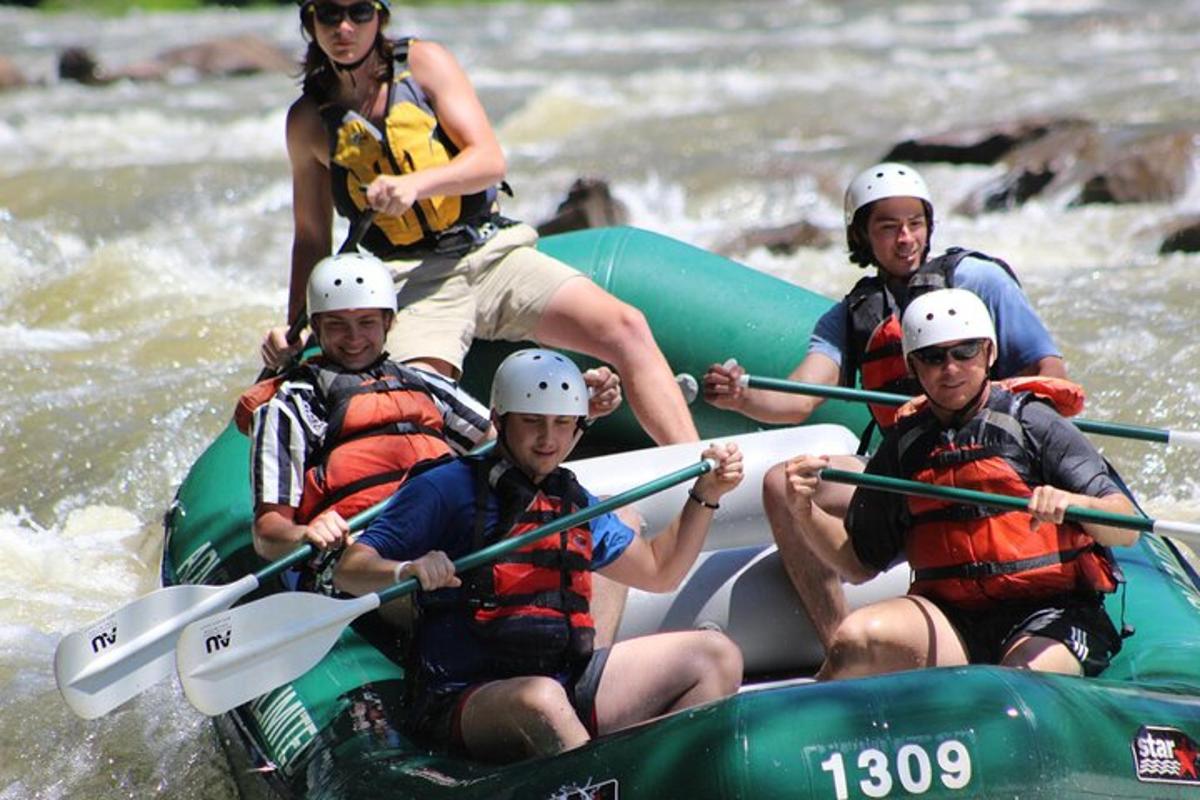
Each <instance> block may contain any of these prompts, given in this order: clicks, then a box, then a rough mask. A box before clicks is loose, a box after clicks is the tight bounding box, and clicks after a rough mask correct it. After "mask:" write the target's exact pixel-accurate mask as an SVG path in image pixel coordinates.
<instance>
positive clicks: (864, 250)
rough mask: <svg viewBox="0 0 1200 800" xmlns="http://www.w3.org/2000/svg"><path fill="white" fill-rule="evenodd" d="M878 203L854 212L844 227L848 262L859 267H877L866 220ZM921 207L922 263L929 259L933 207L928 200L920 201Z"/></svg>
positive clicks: (871, 203) (868, 204) (872, 203)
mask: <svg viewBox="0 0 1200 800" xmlns="http://www.w3.org/2000/svg"><path fill="white" fill-rule="evenodd" d="M878 202H879V201H878V200H874V201H872V202H870V203H867V204H866V205H865V206H863V207H862V208H860V209H858V211H855V212H854V219H852V220H850V224H849V225H847V226H846V247H848V248H849V250H850V261H851V262H852V263H854V264H858V265H859V266H860V267H869V266H871V265H872V264H874V265H875V266H879V262H878V261H876V260H875V252H874V251H873V250H872V249H871V237H870V235H869V234H868V233H867V220H869V219H870V218H871V209H873V208H874V207H875V203H878ZM921 205H922V206H923V207H924V208H925V252H924V253H922V254H921V261H922V263H924V261H925V259H927V258H929V246H930V243H931V242H932V241H933V205H932V204H931V203H930V202H929V201H928V200H922V201H921Z"/></svg>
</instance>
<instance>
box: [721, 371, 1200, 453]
mask: <svg viewBox="0 0 1200 800" xmlns="http://www.w3.org/2000/svg"><path fill="white" fill-rule="evenodd" d="M742 384H743V385H744V386H746V387H747V388H750V389H767V390H769V391H772V392H788V393H789V394H806V395H812V396H813V397H826V398H829V399H831V400H849V401H851V402H858V403H878V404H879V405H885V406H900V405H904V404H905V403H907V402H908V401H909V400H911V399H912V398H911V397H908V396H907V395H902V394H893V393H891V392H873V391H868V390H866V389H851V388H848V387H846V386H826V385H824V384H820V383H803V382H801V381H789V380H786V379H783V378H765V377H761V376H758V375H746V376H744V377H743V379H742ZM1071 422H1073V423H1074V424H1075V427H1076V428H1079V430H1081V431H1085V432H1086V433H1098V434H1100V435H1102V436H1118V437H1121V438H1124V439H1140V440H1141V441H1145V442H1162V443H1163V444H1180V445H1185V446H1187V447H1192V448H1200V433H1197V432H1193V431H1172V430H1167V429H1163V428H1148V427H1145V426H1142V425H1126V424H1122V423H1119V422H1097V421H1095V420H1090V419H1072V420H1071Z"/></svg>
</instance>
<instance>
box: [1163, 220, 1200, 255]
mask: <svg viewBox="0 0 1200 800" xmlns="http://www.w3.org/2000/svg"><path fill="white" fill-rule="evenodd" d="M1164 228H1165V233H1164V236H1163V241H1162V245H1161V246H1159V248H1158V252H1160V253H1163V254H1166V253H1200V216H1189V217H1183V218H1180V219H1176V220H1173V221H1172V222H1170V223H1168V224H1167V225H1166V226H1164Z"/></svg>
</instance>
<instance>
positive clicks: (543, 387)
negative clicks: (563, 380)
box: [538, 381, 550, 391]
mask: <svg viewBox="0 0 1200 800" xmlns="http://www.w3.org/2000/svg"><path fill="white" fill-rule="evenodd" d="M538 388H539V389H541V390H542V391H545V390H546V389H549V388H550V384H548V383H546V382H545V381H538Z"/></svg>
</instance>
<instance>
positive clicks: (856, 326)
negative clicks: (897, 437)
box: [840, 247, 1021, 429]
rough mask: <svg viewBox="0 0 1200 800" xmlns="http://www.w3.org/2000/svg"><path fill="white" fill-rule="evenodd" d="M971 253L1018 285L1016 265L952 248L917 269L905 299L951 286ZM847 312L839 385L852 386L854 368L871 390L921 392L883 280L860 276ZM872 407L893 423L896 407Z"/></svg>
mask: <svg viewBox="0 0 1200 800" xmlns="http://www.w3.org/2000/svg"><path fill="white" fill-rule="evenodd" d="M968 256H971V257H973V258H982V259H985V260H987V261H992V262H995V263H996V264H998V265H1000V266H1001V267H1003V268H1004V270H1005V271H1006V272H1007V273H1008V274H1009V275H1011V276H1012V279H1013V280H1014V281H1017V285H1020V283H1021V282H1020V281H1019V280H1017V276H1016V274H1015V273H1014V272H1013V271H1012V268H1011V267H1009V266H1008V264H1006V263H1004V262H1003V261H1002V260H1000V259H998V258H992V257H991V256H989V255H985V254H984V253H980V252H977V251H975V250H964V249H962V248H959V247H952V248H950V249H949V250H947V251H946V252H945V254H943V255H940V256H938V257H937V258H933V259H930V260H929V261H926V262H925V263H924V264H922V265H921V266H920V267H918V268H917V271H916V273H915V274H913V275H912V277H910V278H909V280H908V284H907V286H906V289H907V300H909V301H911V300H912V299H914V298H916V297H917V296H919V295H921V294H924V293H925V292H928V291H933V290H935V289H946V288H950V287H953V286H954V271H955V270H956V269H957V268H958V265H959V262H961V261H962V260H963V259H964V258H966V257H968ZM846 313H847V317H848V318H847V340H846V344H847V346H846V352H845V353H844V354H843V357H842V370H841V379H840V383H841V385H843V386H850V387H853V386H854V384H855V378H856V377H857V376H856V373H860V374H861V376H862V388H863V389H866V390H868V391H876V392H891V393H893V394H902V395H917V394H920V393H921V386H920V384H918V383H917V381H916V379H915V378H913V377H912V376H911V375H909V373H908V365H907V364H906V363H905V362H904V353H903V349H902V347H901V343H902V340H903V337H902V335H901V330H900V309H897V308H894V307H893V306H892V304H891V303H890V302H889V300H888V293H887V289H886V284H885V282H884V279H883V278H882V277H880V276H879V275H870V276H868V277H865V278H862V279H861V280H859V282H858V283H856V284H855V285H854V288H852V289H851V290H850V293H849V294H847V295H846ZM870 409H871V415H872V416H873V417H874V418H875V421H876V422H877V423H878V424H879V426H880V427H881V428H884V429H887V428H890V427H891V426H892V425H894V424H895V421H896V409H895V407H893V406H885V405H876V404H871V405H870Z"/></svg>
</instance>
